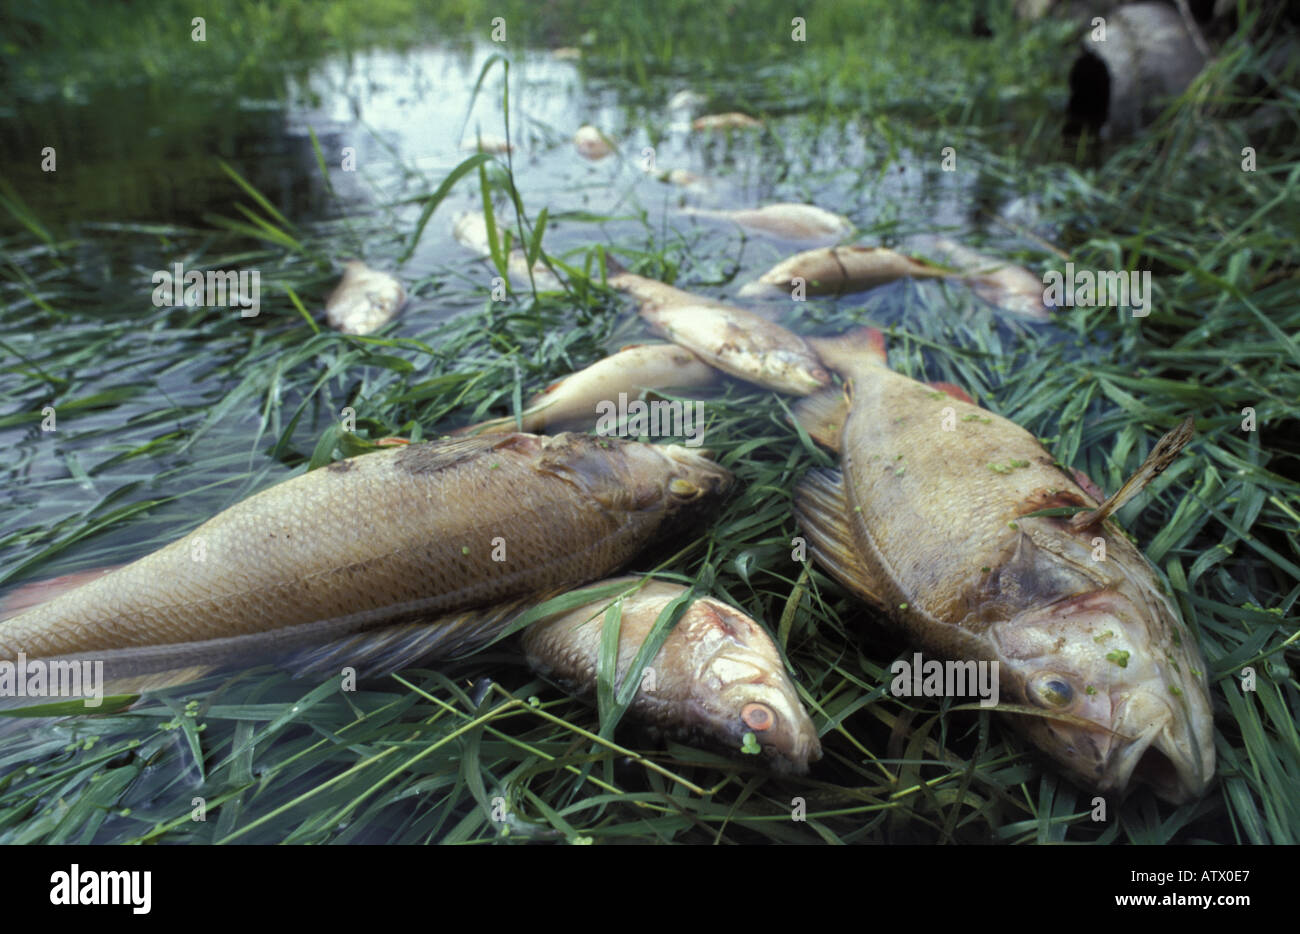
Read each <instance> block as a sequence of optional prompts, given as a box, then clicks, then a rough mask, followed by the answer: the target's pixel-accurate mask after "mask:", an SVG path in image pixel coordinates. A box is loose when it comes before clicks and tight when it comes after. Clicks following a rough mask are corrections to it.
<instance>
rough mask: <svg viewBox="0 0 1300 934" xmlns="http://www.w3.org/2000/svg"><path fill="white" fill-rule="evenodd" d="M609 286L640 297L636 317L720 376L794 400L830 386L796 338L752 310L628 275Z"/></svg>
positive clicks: (815, 358)
mask: <svg viewBox="0 0 1300 934" xmlns="http://www.w3.org/2000/svg"><path fill="white" fill-rule="evenodd" d="M610 285H612V286H614V287H615V288H622V289H625V290H627V291H630V292H632V293H633V294H634V295H636V296H637V297H639V298H641V299H642V304H641V317H642V318H644V319H645V320H646V321H647V322H649V323H650V326H651V327H653V328H654V329H655V330H656V331H657V332H658V333H660V334H662V335H663V336H664V337H667V338H668V339H669V340H670V341H672V342H673V343H675V344H680V345H681V346H683V347H685V348H687V349H688V350H690V351H691V352H692V353H694V354H695V355H696V356H698V357H699V358H700V359H701V360H703V361H704V362H705V363H708V364H710V365H712V366H715V367H717V368H718V369H719V370H722V371H723V372H724V373H730V374H731V375H732V376H736V377H739V378H740V379H743V380H748V381H749V382H752V383H758V384H759V385H762V386H768V387H770V388H772V389H776V390H780V391H782V392H789V393H793V394H795V395H798V396H806V395H808V394H809V393H811V392H816V391H817V390H818V389H820V388H822V387H823V386H826V385H827V384H828V383H829V382H830V374H828V373H827V372H826V371H825V370H824V369H822V366H821V364H820V363H819V362H818V361H817V355H816V354H815V353H813V351H812V348H810V347H809V346H808V344H807V343H805V341H804V339H803V338H802V337H799V336H798V335H797V334H792V333H791V332H790V331H787V330H786V329H785V328H783V327H781V326H780V325H778V324H774V323H773V322H771V321H768V320H767V319H766V318H763V317H761V316H760V315H756V314H754V313H753V312H752V311H746V310H745V309H743V308H736V307H733V306H731V305H726V304H723V303H722V302H715V301H712V300H711V299H706V298H701V297H699V296H692V295H691V294H690V293H689V292H683V291H682V290H680V289H674V288H673V287H672V286H668V285H664V284H663V283H662V282H655V281H654V280H653V279H645V278H643V277H641V276H634V275H631V274H629V273H624V274H623V275H620V276H616V277H615V278H613V279H611V280H610Z"/></svg>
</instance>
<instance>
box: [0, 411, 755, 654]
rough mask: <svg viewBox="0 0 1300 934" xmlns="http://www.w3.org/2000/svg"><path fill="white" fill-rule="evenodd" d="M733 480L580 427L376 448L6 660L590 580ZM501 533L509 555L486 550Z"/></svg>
mask: <svg viewBox="0 0 1300 934" xmlns="http://www.w3.org/2000/svg"><path fill="white" fill-rule="evenodd" d="M728 480H729V475H728V474H727V473H726V472H725V471H723V470H722V469H721V468H719V467H717V466H716V465H715V464H713V463H712V462H711V461H709V460H707V459H706V458H703V457H701V456H699V455H696V454H693V453H691V452H688V451H684V450H682V449H680V448H675V447H672V446H669V447H664V448H656V447H655V446H652V445H647V444H639V443H637V442H626V441H620V440H617V439H601V438H593V437H589V436H584V435H569V434H562V435H557V436H555V437H552V438H541V437H538V436H534V435H527V434H510V435H504V436H495V437H491V438H470V439H457V440H451V441H440V442H432V443H428V444H418V445H410V446H403V447H398V448H393V449H390V450H385V451H380V452H376V453H373V454H367V455H363V456H361V457H355V458H351V459H349V460H344V461H339V462H337V463H335V464H333V465H330V466H329V467H326V468H323V469H320V470H315V471H311V472H309V473H306V474H303V475H301V476H299V477H295V478H293V479H291V480H288V481H285V482H284V483H281V484H279V485H277V486H274V487H271V488H270V489H268V490H265V491H263V492H261V493H258V494H256V495H254V496H252V497H250V498H248V499H246V500H244V501H242V502H240V503H238V504H236V505H234V506H232V507H230V508H229V509H227V510H225V511H224V512H222V513H220V514H218V515H217V516H216V517H214V518H213V519H210V520H209V521H208V522H205V523H204V524H203V525H201V526H199V527H198V528H197V529H195V530H194V531H193V532H191V533H190V534H189V535H186V536H185V537H184V538H181V539H180V540H178V541H176V542H173V543H172V544H170V545H167V546H165V547H164V548H162V549H159V550H158V551H156V552H154V553H152V554H150V555H146V556H145V557H143V558H141V559H140V560H138V561H136V562H134V563H132V564H129V565H126V566H125V567H122V568H119V569H117V570H115V571H112V572H110V573H108V574H106V575H104V576H103V577H100V578H97V579H95V580H92V581H90V582H89V583H86V584H84V585H82V586H81V587H79V588H77V589H75V590H72V591H70V592H68V593H65V594H62V595H60V596H57V597H55V598H54V599H52V600H50V601H48V602H46V603H43V604H41V605H39V606H37V607H34V608H32V609H30V610H27V611H26V612H23V613H21V614H19V615H17V616H15V617H13V618H11V619H9V620H6V621H4V622H3V623H0V658H9V659H12V658H16V657H17V654H18V653H19V652H23V653H25V654H26V655H27V656H29V657H49V656H57V655H69V654H74V653H87V652H93V651H96V650H112V649H123V648H128V647H132V646H147V645H159V644H168V643H180V642H191V641H200V640H206V639H216V638H226V637H232V636H238V635H245V634H250V633H255V632H260V631H264V630H267V629H274V628H279V627H288V626H294V625H299V624H304V623H308V622H313V621H318V620H327V619H333V618H336V617H342V616H347V615H349V614H355V613H362V612H365V611H370V610H383V609H384V608H393V615H394V616H411V615H436V614H441V613H448V612H454V611H456V610H458V609H462V608H466V607H472V606H482V605H487V604H491V603H497V602H500V601H503V600H508V599H510V598H512V597H518V596H522V595H526V594H531V593H536V592H539V591H542V590H547V589H551V588H557V587H563V586H567V585H572V584H576V583H582V582H584V581H587V580H591V579H593V578H596V577H600V576H602V575H603V574H606V573H608V572H609V571H611V570H614V569H616V568H617V567H618V566H619V565H621V564H622V563H624V562H625V561H626V560H628V559H629V558H630V557H631V556H632V555H633V554H634V553H635V552H636V551H637V550H639V548H641V547H642V546H643V545H644V544H645V543H646V541H647V540H648V539H649V538H650V537H651V536H652V535H653V534H654V533H655V532H656V531H657V529H658V528H659V526H660V524H661V523H662V521H663V519H664V518H665V517H666V516H667V515H669V514H670V513H672V512H674V511H675V510H676V509H677V508H678V507H679V506H680V505H682V504H683V503H685V502H689V501H691V500H693V499H695V498H699V497H700V496H703V495H705V494H707V493H710V492H714V491H717V490H719V489H721V488H724V487H725V486H726V485H727V482H728ZM498 537H499V538H501V539H503V540H504V541H503V546H504V548H505V555H504V558H505V560H494V557H493V552H494V544H493V539H494V538H498ZM199 557H201V560H196V558H199Z"/></svg>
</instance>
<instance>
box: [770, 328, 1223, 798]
mask: <svg viewBox="0 0 1300 934" xmlns="http://www.w3.org/2000/svg"><path fill="white" fill-rule="evenodd" d="M875 336H876V338H879V332H876V335H875ZM860 340H861V339H860V338H859V339H857V340H840V341H819V340H814V341H813V342H812V343H813V346H814V347H815V348H816V349H817V350H818V352H819V353H820V354H821V357H822V360H823V361H825V363H826V365H827V366H829V367H831V368H832V369H835V370H837V371H838V372H840V373H841V374H843V375H845V376H846V377H847V378H848V379H850V380H851V386H852V403H851V406H846V405H845V404H844V403H843V399H844V397H843V395H842V394H840V395H839V396H838V397H836V396H835V395H834V394H832V393H825V394H822V395H819V396H817V397H814V399H811V400H806V401H805V402H804V403H802V404H801V406H802V412H801V413H800V420H801V422H803V423H804V424H805V425H807V426H809V430H810V432H811V431H817V432H819V433H820V434H821V436H822V440H824V441H830V442H831V443H832V444H834V445H835V446H836V447H838V449H839V451H840V457H841V469H840V470H814V471H812V472H810V473H809V474H808V475H807V477H806V478H805V479H804V480H803V482H802V483H801V484H800V485H799V487H798V489H797V491H796V496H795V513H796V516H797V518H798V521H799V524H800V526H801V527H802V528H803V529H805V530H806V532H807V534H808V540H809V545H810V548H811V550H812V552H813V554H814V556H815V557H816V559H817V561H818V563H820V564H821V565H822V566H823V567H825V568H826V569H827V570H828V571H830V573H831V574H832V575H833V576H834V577H835V578H836V579H837V580H839V581H840V582H841V583H842V584H843V585H844V586H845V587H847V588H848V589H849V590H850V591H852V592H853V593H854V594H856V595H857V596H859V597H860V598H862V599H863V600H865V601H867V602H868V603H870V604H872V605H874V606H876V607H877V608H879V609H880V610H882V611H883V612H885V613H887V614H888V615H889V617H890V618H891V619H892V620H893V621H894V622H895V623H896V624H897V625H899V626H900V627H902V628H903V629H904V630H905V631H906V632H907V633H909V634H910V635H911V637H912V638H913V639H914V640H915V641H916V643H917V644H918V645H919V646H921V647H922V648H924V649H926V650H928V651H931V652H934V653H936V654H939V655H943V656H946V657H948V658H951V659H957V660H977V661H987V662H997V663H998V665H999V669H998V671H999V675H1000V679H999V680H1000V685H1001V687H1000V691H1001V695H1002V696H1003V697H1004V698H1009V699H1010V701H1011V702H1012V703H1014V704H1020V705H1024V706H1026V707H1028V708H1032V710H1033V711H1037V712H1038V713H1039V714H1040V715H1039V716H1032V715H1026V714H1014V715H1012V716H1013V717H1014V721H1013V722H1014V724H1015V726H1016V727H1017V728H1019V729H1020V730H1022V731H1023V732H1024V733H1026V734H1027V735H1028V736H1029V737H1030V739H1031V740H1032V741H1033V742H1034V743H1035V745H1037V746H1038V747H1039V748H1040V749H1042V750H1043V751H1045V752H1046V753H1048V754H1049V755H1050V756H1051V757H1052V758H1053V759H1055V760H1056V761H1057V762H1058V763H1060V764H1061V765H1062V766H1063V767H1064V768H1065V769H1066V770H1067V771H1068V773H1069V774H1070V775H1071V776H1072V777H1073V778H1074V779H1075V780H1076V781H1078V782H1080V783H1081V784H1083V785H1085V786H1087V787H1089V788H1095V789H1097V790H1099V791H1115V792H1118V793H1122V792H1123V791H1124V790H1125V789H1126V788H1128V787H1129V786H1130V785H1131V784H1134V783H1145V784H1148V785H1150V786H1151V787H1152V788H1153V790H1154V791H1155V792H1156V793H1157V794H1159V795H1160V796H1162V797H1164V798H1165V799H1167V800H1169V801H1173V802H1182V801H1187V800H1189V799H1192V798H1194V797H1196V796H1198V795H1200V794H1201V793H1202V792H1203V791H1204V789H1205V787H1206V785H1207V783H1208V782H1209V781H1210V779H1211V777H1212V776H1213V774H1214V743H1213V734H1212V721H1211V713H1210V704H1209V692H1208V684H1207V681H1206V676H1205V662H1204V660H1203V659H1202V658H1201V654H1200V651H1199V650H1198V649H1197V646H1196V641H1195V638H1194V636H1193V635H1192V634H1191V633H1190V632H1189V631H1188V630H1187V628H1186V626H1185V625H1184V624H1183V621H1182V619H1181V618H1180V616H1179V612H1178V608H1177V605H1176V604H1175V603H1174V601H1173V599H1172V597H1171V595H1170V594H1169V591H1168V589H1167V588H1166V587H1165V586H1164V585H1163V584H1162V583H1161V582H1160V580H1159V578H1158V576H1157V574H1156V572H1155V570H1154V569H1153V568H1152V567H1151V565H1150V563H1149V562H1148V561H1147V560H1146V558H1145V557H1144V556H1143V555H1142V553H1141V552H1140V551H1139V550H1138V549H1137V548H1136V547H1135V546H1134V545H1132V544H1131V543H1130V542H1129V540H1128V539H1127V538H1126V537H1125V536H1124V535H1123V534H1122V533H1121V532H1120V531H1119V530H1117V529H1114V528H1113V527H1109V526H1106V525H1104V524H1102V523H1103V520H1104V518H1105V515H1106V514H1107V513H1108V512H1109V511H1110V509H1111V508H1113V506H1114V503H1111V504H1108V508H1105V509H1103V510H1101V511H1099V512H1095V513H1092V514H1091V515H1090V516H1088V517H1086V518H1085V519H1083V520H1076V521H1074V522H1073V524H1072V520H1070V519H1067V518H1060V517H1055V516H1046V515H1033V514H1034V513H1038V512H1040V511H1041V510H1045V509H1051V508H1057V507H1083V508H1088V509H1093V508H1095V507H1096V506H1097V503H1096V501H1095V500H1094V499H1093V498H1092V497H1091V496H1089V495H1088V493H1086V492H1085V491H1084V490H1083V489H1082V488H1081V487H1080V486H1079V485H1078V484H1077V483H1076V482H1075V481H1074V479H1073V478H1072V477H1071V476H1070V475H1069V474H1067V473H1066V472H1065V471H1064V470H1063V469H1061V468H1060V467H1059V466H1057V464H1056V462H1055V459H1054V458H1053V457H1052V455H1051V454H1049V453H1048V452H1047V451H1046V450H1044V449H1043V447H1042V446H1041V445H1040V444H1039V443H1038V441H1037V440H1035V439H1034V437H1033V436H1032V435H1030V434H1029V433H1028V432H1026V431H1025V430H1024V429H1022V428H1020V427H1019V426H1017V425H1015V424H1013V423H1012V422H1010V421H1007V420H1006V419H1004V418H1001V417H999V416H997V415H994V414H993V413H991V412H988V411H986V410H984V409H982V408H980V407H978V406H976V405H973V404H971V403H968V402H963V401H960V400H958V399H955V398H952V397H951V396H948V395H945V394H943V393H941V392H936V391H935V390H933V389H931V388H930V387H927V386H925V385H922V384H921V383H918V382H916V381H914V380H911V379H908V378H906V377H904V376H901V375H899V374H897V373H893V372H891V371H890V370H889V369H887V368H886V366H885V365H884V351H883V342H878V343H876V344H874V345H871V346H874V348H875V349H874V350H870V349H868V345H864V344H862V343H859V341H860ZM835 410H838V413H837V414H834V413H835ZM836 426H841V427H839V431H838V437H836V432H835V430H834V429H835V427H836ZM1175 453H1176V451H1175ZM1160 457H1161V458H1162V459H1165V458H1170V457H1172V454H1171V453H1170V449H1169V448H1168V447H1166V449H1165V450H1163V451H1162V452H1160ZM1164 462H1165V463H1167V460H1165V461H1164ZM1158 466H1160V465H1158ZM1125 492H1126V494H1127V493H1131V492H1132V488H1131V485H1129V487H1127V488H1126V491H1125ZM1100 547H1104V549H1105V551H1104V552H1100V551H1099V548H1100ZM1099 554H1100V555H1101V556H1102V558H1103V559H1102V560H1098V559H1097V556H1098V555H1099Z"/></svg>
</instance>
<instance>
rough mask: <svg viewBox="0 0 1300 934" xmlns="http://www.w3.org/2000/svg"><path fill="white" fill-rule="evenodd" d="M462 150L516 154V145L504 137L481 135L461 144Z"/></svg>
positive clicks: (489, 134)
mask: <svg viewBox="0 0 1300 934" xmlns="http://www.w3.org/2000/svg"><path fill="white" fill-rule="evenodd" d="M460 148H461V149H464V150H467V151H469V152H490V153H506V152H514V149H515V147H514V144H513V143H511V142H510V141H509V140H507V139H506V138H505V137H503V136H493V135H492V134H491V133H479V134H477V135H475V137H474V138H473V139H468V140H465V142H463V143H461V144H460Z"/></svg>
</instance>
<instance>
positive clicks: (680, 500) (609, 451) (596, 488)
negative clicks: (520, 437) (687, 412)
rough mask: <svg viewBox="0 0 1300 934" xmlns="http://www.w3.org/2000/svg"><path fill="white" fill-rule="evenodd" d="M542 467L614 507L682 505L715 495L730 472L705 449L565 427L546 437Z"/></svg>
mask: <svg viewBox="0 0 1300 934" xmlns="http://www.w3.org/2000/svg"><path fill="white" fill-rule="evenodd" d="M543 443H544V444H545V445H546V451H545V454H544V456H543V458H542V460H541V462H540V469H542V470H544V471H546V472H548V473H551V474H554V475H555V476H557V477H559V478H560V479H562V480H565V481H567V482H569V483H572V484H573V485H574V486H576V487H578V488H579V489H581V490H583V491H584V492H585V493H586V494H587V495H588V496H590V497H591V498H592V499H593V500H594V501H595V502H597V503H599V504H600V505H601V506H603V507H605V508H606V509H609V510H611V511H616V512H628V511H637V510H646V509H662V510H663V511H664V512H666V513H669V514H671V513H675V512H677V511H678V510H679V509H681V508H682V507H683V506H688V505H691V504H694V503H697V502H700V501H702V500H708V499H711V498H713V497H715V496H719V495H721V494H722V493H724V492H726V490H727V489H728V488H729V487H730V486H731V479H732V478H731V474H730V473H729V472H728V471H727V470H726V469H724V468H723V467H721V466H720V465H719V464H718V463H717V462H716V461H714V460H712V459H710V458H709V456H708V452H707V451H703V450H701V449H698V448H686V447H682V446H680V445H676V444H667V445H655V444H645V443H643V442H640V441H625V440H623V439H621V438H605V437H599V436H594V435H584V434H577V433H573V432H564V433H562V434H558V435H555V436H553V437H550V438H547V439H545V441H544V442H543Z"/></svg>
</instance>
